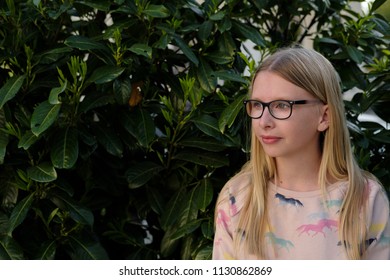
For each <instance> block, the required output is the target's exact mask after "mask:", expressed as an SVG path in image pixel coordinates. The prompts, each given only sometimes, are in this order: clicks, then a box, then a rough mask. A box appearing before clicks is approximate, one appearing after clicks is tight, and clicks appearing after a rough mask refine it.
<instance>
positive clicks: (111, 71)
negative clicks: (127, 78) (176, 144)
mask: <svg viewBox="0 0 390 280" xmlns="http://www.w3.org/2000/svg"><path fill="white" fill-rule="evenodd" d="M124 70H125V69H124V68H122V67H118V66H111V65H105V66H102V67H99V68H98V69H96V70H95V71H93V73H92V75H91V77H89V78H88V80H87V82H88V83H95V84H104V83H108V82H111V81H113V80H115V79H116V78H118V77H119V76H120V75H121V74H122V73H123V71H124Z"/></svg>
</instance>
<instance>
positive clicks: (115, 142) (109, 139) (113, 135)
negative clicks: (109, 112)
mask: <svg viewBox="0 0 390 280" xmlns="http://www.w3.org/2000/svg"><path fill="white" fill-rule="evenodd" d="M94 133H95V135H96V138H97V140H98V142H99V143H100V144H101V145H102V146H103V147H104V148H105V150H106V151H107V152H108V153H109V154H111V155H113V156H116V157H122V155H123V150H124V147H123V143H122V140H121V139H120V137H119V135H118V133H117V132H116V131H115V130H114V129H112V128H111V127H110V126H104V125H99V126H94Z"/></svg>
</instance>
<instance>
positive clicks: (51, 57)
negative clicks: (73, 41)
mask: <svg viewBox="0 0 390 280" xmlns="http://www.w3.org/2000/svg"><path fill="white" fill-rule="evenodd" d="M71 52H72V48H70V47H62V48H56V49H51V50H48V51H46V52H44V53H43V54H41V55H40V59H39V61H40V63H42V64H52V63H54V62H56V61H58V60H59V59H61V58H62V57H64V56H65V55H67V54H69V53H71Z"/></svg>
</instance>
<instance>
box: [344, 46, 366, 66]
mask: <svg viewBox="0 0 390 280" xmlns="http://www.w3.org/2000/svg"><path fill="white" fill-rule="evenodd" d="M346 50H347V53H348V55H349V57H350V58H351V59H352V60H353V61H355V62H356V63H358V64H360V63H362V62H363V58H364V54H363V53H362V52H361V51H359V50H358V49H357V48H356V47H354V46H346Z"/></svg>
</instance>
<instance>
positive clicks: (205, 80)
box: [196, 59, 217, 93]
mask: <svg viewBox="0 0 390 280" xmlns="http://www.w3.org/2000/svg"><path fill="white" fill-rule="evenodd" d="M196 70H197V71H196V73H197V76H198V80H199V83H200V86H201V87H202V88H203V89H204V90H205V91H207V92H210V93H211V92H213V91H214V90H215V88H216V87H217V78H216V77H215V74H214V72H213V70H212V69H211V67H210V65H209V64H208V63H207V62H206V61H205V60H204V59H200V61H199V66H198V68H197V69H196Z"/></svg>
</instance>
